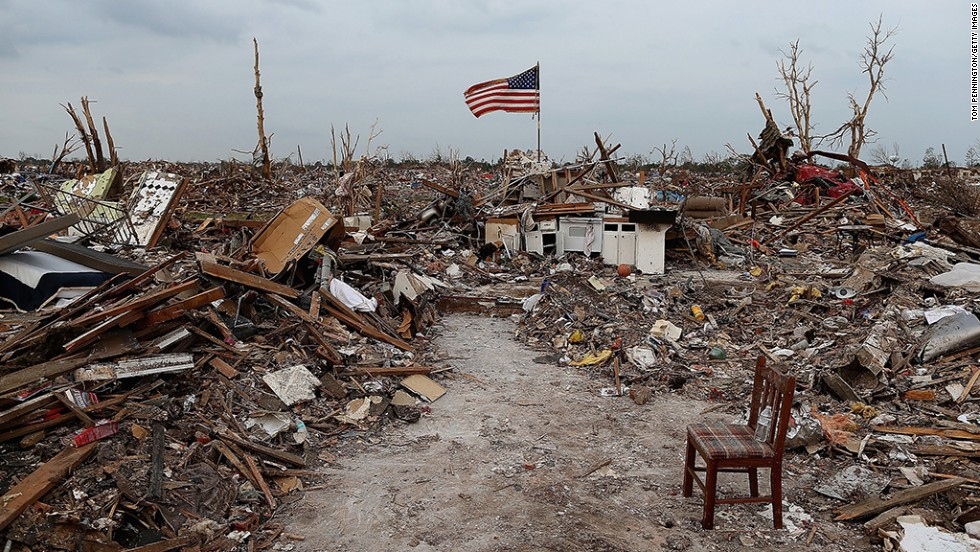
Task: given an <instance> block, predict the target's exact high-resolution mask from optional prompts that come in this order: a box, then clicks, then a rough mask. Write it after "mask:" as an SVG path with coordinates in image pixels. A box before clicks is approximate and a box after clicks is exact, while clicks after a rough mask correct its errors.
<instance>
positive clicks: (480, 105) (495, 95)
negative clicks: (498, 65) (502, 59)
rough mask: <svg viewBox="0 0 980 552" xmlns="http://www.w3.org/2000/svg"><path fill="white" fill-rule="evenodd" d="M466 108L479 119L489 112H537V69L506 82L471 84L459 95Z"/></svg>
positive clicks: (538, 107)
mask: <svg viewBox="0 0 980 552" xmlns="http://www.w3.org/2000/svg"><path fill="white" fill-rule="evenodd" d="M463 97H465V98H466V105H467V106H469V108H470V111H472V112H473V115H475V116H477V117H479V116H480V115H483V114H484V113H490V112H491V111H508V112H511V113H527V112H537V111H540V109H541V103H540V100H541V91H540V90H539V89H538V66H537V65H535V66H534V67H532V68H530V69H528V70H527V71H524V72H523V73H521V74H520V75H515V76H513V77H510V78H509V79H496V80H492V81H487V82H481V83H480V84H474V85H473V86H471V87H469V89H468V90H466V92H463Z"/></svg>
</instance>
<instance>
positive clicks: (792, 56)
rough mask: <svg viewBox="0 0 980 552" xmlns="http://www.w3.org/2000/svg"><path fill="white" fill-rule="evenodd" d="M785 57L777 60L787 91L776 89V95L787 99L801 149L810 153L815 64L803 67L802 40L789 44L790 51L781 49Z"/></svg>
mask: <svg viewBox="0 0 980 552" xmlns="http://www.w3.org/2000/svg"><path fill="white" fill-rule="evenodd" d="M780 52H782V54H783V59H781V60H779V61H777V62H776V67H777V68H778V69H779V76H780V77H782V79H783V86H785V87H786V91H785V92H780V91H779V90H777V91H776V97H777V98H782V99H784V100H786V103H788V104H789V112H790V114H791V115H792V116H793V124H795V125H796V132H797V138H799V140H800V149H801V150H803V153H810V151H811V150H812V149H813V136H812V132H813V124H812V123H811V122H810V91H811V90H812V89H813V87H814V86H816V84H817V81H815V80H813V81H811V80H810V76H811V75H812V73H813V65H811V64H807V66H806V69H803V68H802V66H801V65H802V63H801V62H800V53H802V50H800V40H799V39H797V40H796V42H792V43H790V45H789V51H788V52H787V51H785V50H780Z"/></svg>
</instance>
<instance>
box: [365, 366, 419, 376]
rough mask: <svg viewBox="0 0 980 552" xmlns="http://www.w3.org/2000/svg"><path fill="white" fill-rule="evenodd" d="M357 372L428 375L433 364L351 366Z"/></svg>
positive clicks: (383, 374)
mask: <svg viewBox="0 0 980 552" xmlns="http://www.w3.org/2000/svg"><path fill="white" fill-rule="evenodd" d="M348 371H349V372H352V373H355V374H367V375H369V376H372V377H378V376H413V375H416V374H421V375H423V376H427V375H429V374H431V373H432V367H431V366H391V367H388V368H385V367H382V366H351V367H350V368H349V370H348Z"/></svg>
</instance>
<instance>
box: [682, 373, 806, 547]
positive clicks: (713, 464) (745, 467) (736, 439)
mask: <svg viewBox="0 0 980 552" xmlns="http://www.w3.org/2000/svg"><path fill="white" fill-rule="evenodd" d="M795 386H796V379H795V378H793V377H791V376H786V375H783V374H781V373H780V372H779V371H777V370H776V369H774V368H767V367H766V358H765V357H764V356H760V357H759V359H758V361H757V362H756V366H755V381H754V383H753V386H752V405H751V407H750V409H749V420H748V423H747V424H725V423H717V422H716V423H700V424H692V425H690V426H688V428H687V456H686V459H685V461H684V488H683V494H684V496H691V492H692V490H693V482H694V481H697V483H698V486H699V487H701V490H702V491H703V492H704V516H703V518H702V520H701V525H702V526H703V527H704V528H705V529H711V528H713V527H714V522H715V505H716V504H736V503H742V502H768V503H771V504H772V517H773V525H774V526H775V527H776V529H781V528H782V527H783V496H782V495H783V493H782V472H783V445H784V443H785V441H786V429H787V427H788V426H789V419H790V407H792V405H793V391H794V388H795ZM696 455H698V456H701V458H702V459H704V462H705V467H703V468H702V467H699V466H695V463H696V457H695V456H696ZM759 468H769V481H770V484H769V487H770V493H769V495H767V496H759V475H758V469H759ZM698 471H703V472H705V478H704V481H701V479H700V478H699V477H698V476H697V474H696V473H695V472H698ZM719 471H722V472H739V473H747V474H748V475H749V495H750V496H748V497H738V498H724V499H719V498H717V486H718V472H719Z"/></svg>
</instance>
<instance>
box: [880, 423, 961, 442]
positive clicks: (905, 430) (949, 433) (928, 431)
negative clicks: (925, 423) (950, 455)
mask: <svg viewBox="0 0 980 552" xmlns="http://www.w3.org/2000/svg"><path fill="white" fill-rule="evenodd" d="M873 429H874V430H875V431H880V432H881V433H898V434H901V435H938V436H940V437H947V438H949V439H965V440H968V441H980V434H976V433H971V432H969V431H963V430H962V429H942V428H938V427H915V426H903V427H892V426H874V427H873Z"/></svg>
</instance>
